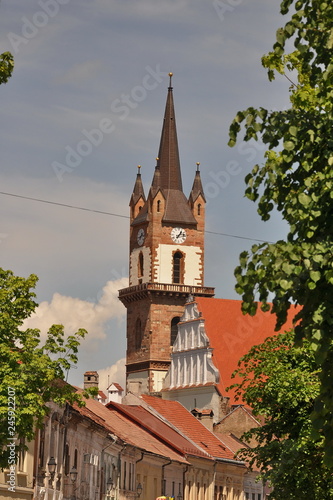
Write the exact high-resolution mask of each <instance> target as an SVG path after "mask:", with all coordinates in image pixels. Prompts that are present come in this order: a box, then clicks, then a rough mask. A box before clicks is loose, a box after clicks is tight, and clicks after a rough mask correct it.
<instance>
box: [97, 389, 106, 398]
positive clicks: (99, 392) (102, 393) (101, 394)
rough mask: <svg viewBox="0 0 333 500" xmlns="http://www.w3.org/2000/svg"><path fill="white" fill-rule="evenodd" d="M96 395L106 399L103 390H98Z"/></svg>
mask: <svg viewBox="0 0 333 500" xmlns="http://www.w3.org/2000/svg"><path fill="white" fill-rule="evenodd" d="M98 395H99V397H100V398H102V399H106V396H105V394H104V392H103V391H98Z"/></svg>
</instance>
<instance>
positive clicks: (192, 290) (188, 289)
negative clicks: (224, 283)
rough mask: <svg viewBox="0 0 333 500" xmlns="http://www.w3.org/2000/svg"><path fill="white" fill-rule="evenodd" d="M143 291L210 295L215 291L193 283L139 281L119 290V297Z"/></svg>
mask: <svg viewBox="0 0 333 500" xmlns="http://www.w3.org/2000/svg"><path fill="white" fill-rule="evenodd" d="M144 291H151V292H162V293H181V294H185V295H187V294H192V295H207V296H212V295H214V293H215V288H212V287H207V286H195V285H194V286H190V285H177V284H175V283H140V284H139V285H134V286H129V287H127V288H123V289H122V290H119V297H124V296H126V295H131V294H132V293H137V292H144Z"/></svg>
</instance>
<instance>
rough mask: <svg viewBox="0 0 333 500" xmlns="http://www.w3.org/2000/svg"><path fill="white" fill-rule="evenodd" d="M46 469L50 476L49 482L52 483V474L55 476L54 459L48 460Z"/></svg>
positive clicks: (55, 463) (55, 464)
mask: <svg viewBox="0 0 333 500" xmlns="http://www.w3.org/2000/svg"><path fill="white" fill-rule="evenodd" d="M47 467H48V469H49V473H50V475H51V481H53V479H54V474H55V471H56V467H57V462H56V461H55V458H54V457H51V458H50V460H49V463H48V464H47Z"/></svg>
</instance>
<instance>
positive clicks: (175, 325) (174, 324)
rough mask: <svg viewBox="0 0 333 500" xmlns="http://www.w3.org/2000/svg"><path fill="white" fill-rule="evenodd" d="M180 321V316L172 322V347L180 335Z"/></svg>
mask: <svg viewBox="0 0 333 500" xmlns="http://www.w3.org/2000/svg"><path fill="white" fill-rule="evenodd" d="M179 321H180V317H179V316H175V317H174V318H172V320H171V332H170V345H173V344H174V343H175V341H176V337H177V334H178V323H179Z"/></svg>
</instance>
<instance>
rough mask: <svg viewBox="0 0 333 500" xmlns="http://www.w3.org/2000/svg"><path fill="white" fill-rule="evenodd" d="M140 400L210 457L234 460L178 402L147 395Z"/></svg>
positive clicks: (217, 439)
mask: <svg viewBox="0 0 333 500" xmlns="http://www.w3.org/2000/svg"><path fill="white" fill-rule="evenodd" d="M141 398H142V399H143V401H145V402H146V403H147V404H148V405H149V406H151V407H152V408H153V409H154V410H156V411H157V412H158V413H159V414H160V415H162V416H163V417H164V418H165V419H166V420H168V421H169V422H170V423H171V424H172V425H174V426H175V427H177V428H178V429H179V430H180V431H181V432H182V434H184V435H185V436H186V437H187V438H189V439H190V440H191V441H193V442H194V443H196V445H197V446H199V447H200V448H202V449H203V450H205V451H206V452H207V453H209V455H210V456H211V457H214V458H219V459H228V460H232V459H234V454H233V452H232V451H231V450H230V449H228V448H227V447H226V446H225V445H224V444H223V443H222V441H221V440H220V439H219V438H218V437H217V436H215V434H213V433H212V432H210V431H209V430H208V429H207V428H206V427H205V426H204V425H203V424H202V423H201V422H199V420H197V419H196V418H195V417H194V416H193V415H192V414H191V413H190V412H189V411H188V410H186V408H184V406H182V405H181V404H180V403H179V402H178V401H168V400H165V399H161V398H157V397H154V396H147V395H142V396H141Z"/></svg>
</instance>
